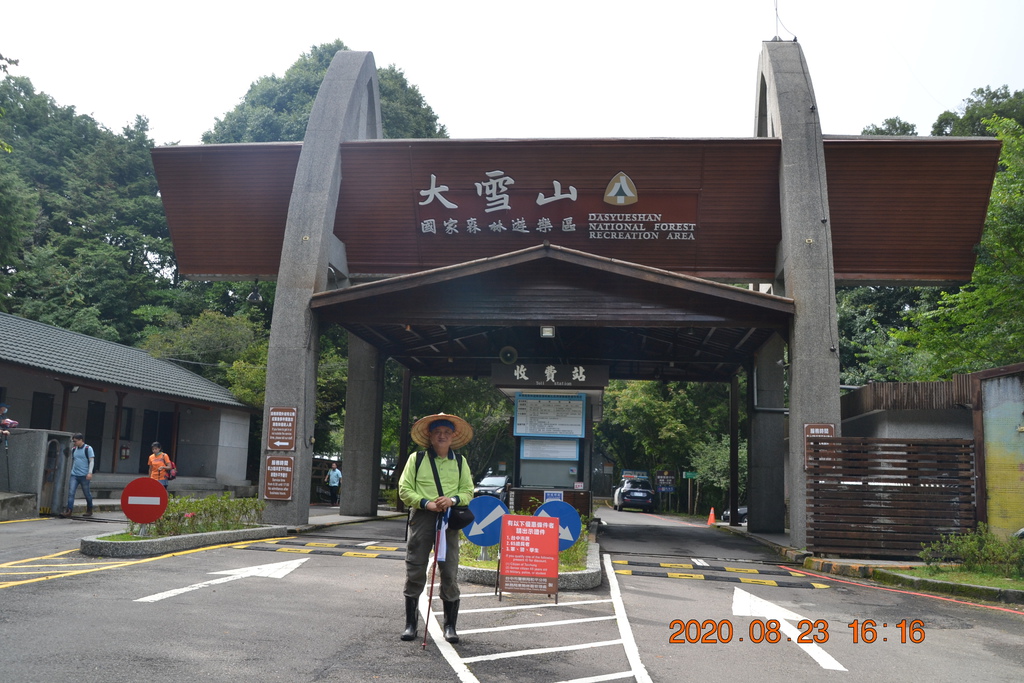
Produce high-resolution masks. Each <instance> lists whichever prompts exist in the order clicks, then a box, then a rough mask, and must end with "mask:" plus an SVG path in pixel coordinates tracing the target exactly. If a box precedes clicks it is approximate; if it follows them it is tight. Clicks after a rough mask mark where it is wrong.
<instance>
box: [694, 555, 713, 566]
mask: <svg viewBox="0 0 1024 683" xmlns="http://www.w3.org/2000/svg"><path fill="white" fill-rule="evenodd" d="M690 562H693V563H694V564H695V565H697V566H698V567H710V566H711V565H710V564H708V563H707V562H705V561H704V560H702V559H700V558H699V557H691V558H690Z"/></svg>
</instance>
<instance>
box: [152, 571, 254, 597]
mask: <svg viewBox="0 0 1024 683" xmlns="http://www.w3.org/2000/svg"><path fill="white" fill-rule="evenodd" d="M244 578H245V576H243V575H242V574H232V575H231V576H224V577H222V578H219V579H213V580H212V581H203V582H202V583H194V584H192V585H191V586H185V587H184V588H175V589H174V590H169V591H164V592H163V593H157V594H155V595H147V596H146V597H144V598H139V599H138V600H136V601H135V602H158V601H160V600H166V599H167V598H173V597H174V596H175V595H181V594H182V593H190V592H192V591H197V590H199V589H200V588H208V587H210V586H216V585H217V584H218V583H227V582H228V581H236V580H238V579H244Z"/></svg>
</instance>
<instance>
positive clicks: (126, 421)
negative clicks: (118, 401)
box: [120, 408, 135, 441]
mask: <svg viewBox="0 0 1024 683" xmlns="http://www.w3.org/2000/svg"><path fill="white" fill-rule="evenodd" d="M134 417H135V412H134V411H133V410H132V409H131V408H121V435H120V439H121V441H131V440H132V419H133V418H134Z"/></svg>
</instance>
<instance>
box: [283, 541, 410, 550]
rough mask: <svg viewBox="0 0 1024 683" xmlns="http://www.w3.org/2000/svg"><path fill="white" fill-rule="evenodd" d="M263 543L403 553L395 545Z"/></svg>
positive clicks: (298, 542)
mask: <svg viewBox="0 0 1024 683" xmlns="http://www.w3.org/2000/svg"><path fill="white" fill-rule="evenodd" d="M264 542H265V543H272V544H274V545H288V546H299V547H302V548H356V549H358V550H376V551H379V552H396V551H399V550H401V551H403V552H404V551H405V549H404V548H401V547H399V546H396V545H356V544H353V543H348V544H346V543H314V542H303V541H291V540H287V541H264Z"/></svg>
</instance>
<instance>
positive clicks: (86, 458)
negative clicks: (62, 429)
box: [60, 434, 96, 518]
mask: <svg viewBox="0 0 1024 683" xmlns="http://www.w3.org/2000/svg"><path fill="white" fill-rule="evenodd" d="M71 441H72V443H73V444H74V448H73V449H72V450H71V482H70V483H69V484H68V506H67V508H66V509H65V510H64V512H62V513H61V514H60V516H61V517H64V518H67V517H70V516H71V513H72V511H74V509H75V491H76V489H78V487H79V486H80V487H82V493H84V494H85V514H83V515H82V516H83V517H92V494H91V493H90V492H89V482H90V481H92V468H93V465H94V464H95V462H96V453H95V452H94V451H93V450H92V446H90V445H88V444H87V443H85V437H84V436H82V435H81V434H75V435H74V436H72V437H71Z"/></svg>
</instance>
